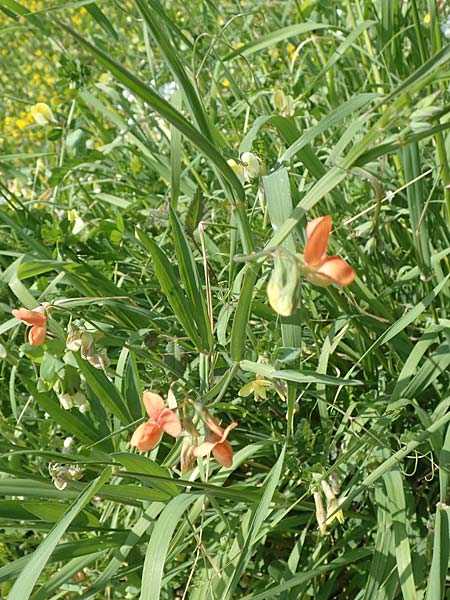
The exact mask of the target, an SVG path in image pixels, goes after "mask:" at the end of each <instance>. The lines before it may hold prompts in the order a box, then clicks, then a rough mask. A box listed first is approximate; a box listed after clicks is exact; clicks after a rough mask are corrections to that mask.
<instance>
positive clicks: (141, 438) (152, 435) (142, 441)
mask: <svg viewBox="0 0 450 600" xmlns="http://www.w3.org/2000/svg"><path fill="white" fill-rule="evenodd" d="M162 434H163V430H162V429H160V428H159V427H158V425H156V423H150V422H148V421H147V423H142V424H141V425H139V427H138V428H137V429H136V431H135V432H134V433H133V435H132V436H131V440H130V444H131V446H136V448H137V449H138V450H139V452H147V451H148V450H152V448H154V447H155V446H156V445H157V444H159V442H160V440H161V438H162Z"/></svg>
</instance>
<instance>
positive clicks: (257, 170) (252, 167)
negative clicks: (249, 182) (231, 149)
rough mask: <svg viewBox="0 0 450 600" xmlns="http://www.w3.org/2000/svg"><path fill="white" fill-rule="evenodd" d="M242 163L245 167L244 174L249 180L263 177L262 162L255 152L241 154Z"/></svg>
mask: <svg viewBox="0 0 450 600" xmlns="http://www.w3.org/2000/svg"><path fill="white" fill-rule="evenodd" d="M241 161H242V163H243V165H244V173H245V175H246V176H247V178H248V179H256V177H259V176H260V175H262V170H261V161H260V160H259V158H258V157H257V156H256V154H253V152H244V153H243V154H241Z"/></svg>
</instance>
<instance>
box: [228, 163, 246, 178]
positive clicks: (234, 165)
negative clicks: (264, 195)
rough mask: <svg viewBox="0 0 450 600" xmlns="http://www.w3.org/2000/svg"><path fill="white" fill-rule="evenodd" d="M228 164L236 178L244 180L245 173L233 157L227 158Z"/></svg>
mask: <svg viewBox="0 0 450 600" xmlns="http://www.w3.org/2000/svg"><path fill="white" fill-rule="evenodd" d="M227 163H228V166H229V167H231V169H233V171H234V174H235V175H236V176H237V177H238V179H239V180H240V181H241V182H243V181H245V173H244V167H243V166H242V165H240V164H238V163H237V162H236V161H235V160H234V158H229V159H228V160H227Z"/></svg>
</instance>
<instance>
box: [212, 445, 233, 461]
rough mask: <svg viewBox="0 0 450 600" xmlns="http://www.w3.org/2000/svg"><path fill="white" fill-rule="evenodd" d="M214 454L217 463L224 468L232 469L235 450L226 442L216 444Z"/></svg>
mask: <svg viewBox="0 0 450 600" xmlns="http://www.w3.org/2000/svg"><path fill="white" fill-rule="evenodd" d="M212 453H213V456H214V458H215V459H216V460H217V462H218V463H219V464H220V465H222V466H223V467H231V465H232V464H233V448H232V447H231V445H230V443H229V442H227V441H226V440H225V441H224V442H221V443H220V444H216V445H215V446H214V448H213V449H212Z"/></svg>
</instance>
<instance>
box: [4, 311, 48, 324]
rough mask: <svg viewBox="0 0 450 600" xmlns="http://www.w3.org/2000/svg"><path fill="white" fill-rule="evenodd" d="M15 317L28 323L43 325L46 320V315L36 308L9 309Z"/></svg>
mask: <svg viewBox="0 0 450 600" xmlns="http://www.w3.org/2000/svg"><path fill="white" fill-rule="evenodd" d="M11 312H12V314H13V315H14V316H15V317H16V319H20V320H21V321H23V322H24V323H28V325H41V326H42V325H44V323H46V322H47V317H46V315H45V314H43V313H42V312H39V311H37V310H28V309H27V308H19V309H16V308H15V309H14V310H12V311H11Z"/></svg>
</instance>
